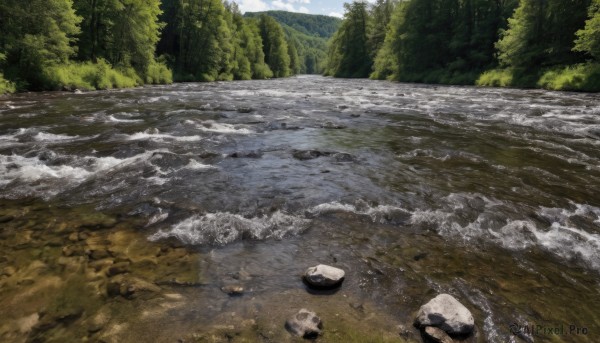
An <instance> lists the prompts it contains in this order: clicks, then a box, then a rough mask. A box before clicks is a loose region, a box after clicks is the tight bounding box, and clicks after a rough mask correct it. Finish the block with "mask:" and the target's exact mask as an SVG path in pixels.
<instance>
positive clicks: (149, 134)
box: [127, 130, 202, 142]
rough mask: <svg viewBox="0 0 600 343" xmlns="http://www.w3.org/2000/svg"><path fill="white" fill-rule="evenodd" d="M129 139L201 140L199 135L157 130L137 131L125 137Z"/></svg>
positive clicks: (162, 140)
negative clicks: (184, 134)
mask: <svg viewBox="0 0 600 343" xmlns="http://www.w3.org/2000/svg"><path fill="white" fill-rule="evenodd" d="M127 140H130V141H142V140H153V141H159V142H164V141H177V142H198V141H201V140H202V137H200V136H173V135H169V134H165V133H159V132H158V130H146V131H144V132H137V133H134V134H133V135H130V136H128V137H127Z"/></svg>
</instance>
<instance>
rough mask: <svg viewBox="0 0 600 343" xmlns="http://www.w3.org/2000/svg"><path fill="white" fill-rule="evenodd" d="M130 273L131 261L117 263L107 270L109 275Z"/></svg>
mask: <svg viewBox="0 0 600 343" xmlns="http://www.w3.org/2000/svg"><path fill="white" fill-rule="evenodd" d="M125 273H129V262H119V263H115V264H113V265H112V266H110V267H109V268H108V270H107V271H106V275H107V276H115V275H118V274H125Z"/></svg>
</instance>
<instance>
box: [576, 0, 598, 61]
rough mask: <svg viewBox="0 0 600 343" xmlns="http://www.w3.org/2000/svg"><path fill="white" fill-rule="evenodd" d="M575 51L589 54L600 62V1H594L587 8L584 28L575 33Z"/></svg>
mask: <svg viewBox="0 0 600 343" xmlns="http://www.w3.org/2000/svg"><path fill="white" fill-rule="evenodd" d="M574 50H575V51H580V52H585V53H588V54H590V55H591V56H592V57H594V58H595V59H596V61H600V0H594V1H593V2H592V4H591V5H590V8H589V19H588V20H587V21H586V22H585V28H583V29H581V30H579V31H577V40H576V41H575V47H574Z"/></svg>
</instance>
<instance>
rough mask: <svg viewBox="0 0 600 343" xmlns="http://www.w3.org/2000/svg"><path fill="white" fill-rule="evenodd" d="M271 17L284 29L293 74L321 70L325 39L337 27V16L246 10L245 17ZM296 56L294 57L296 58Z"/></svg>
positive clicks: (325, 58)
mask: <svg viewBox="0 0 600 343" xmlns="http://www.w3.org/2000/svg"><path fill="white" fill-rule="evenodd" d="M264 16H267V17H271V18H273V19H275V20H276V21H277V22H278V23H279V24H280V25H281V26H282V27H283V30H284V32H285V36H286V39H287V42H288V45H289V48H290V58H291V65H292V67H291V68H292V71H293V72H294V73H295V74H321V73H323V72H324V71H325V66H326V64H327V41H328V40H329V39H330V38H331V36H332V35H333V34H334V33H335V32H336V31H337V30H338V29H339V27H340V24H341V22H342V21H341V19H339V18H335V17H329V16H324V15H314V14H304V13H294V12H285V11H265V12H246V13H245V14H244V17H246V18H249V19H251V18H262V17H264ZM296 56H297V58H296Z"/></svg>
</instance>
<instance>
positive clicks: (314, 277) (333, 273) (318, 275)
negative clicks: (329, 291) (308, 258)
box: [304, 264, 346, 288]
mask: <svg viewBox="0 0 600 343" xmlns="http://www.w3.org/2000/svg"><path fill="white" fill-rule="evenodd" d="M345 275H346V273H345V272H344V271H343V270H342V269H339V268H335V267H331V266H327V265H324V264H319V265H318V266H316V267H311V268H308V269H307V270H306V272H305V273H304V280H306V282H307V283H308V284H309V285H311V286H314V287H317V288H334V287H337V286H338V285H340V284H341V283H342V281H344V276H345Z"/></svg>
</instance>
